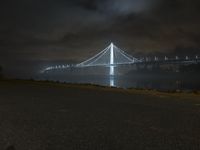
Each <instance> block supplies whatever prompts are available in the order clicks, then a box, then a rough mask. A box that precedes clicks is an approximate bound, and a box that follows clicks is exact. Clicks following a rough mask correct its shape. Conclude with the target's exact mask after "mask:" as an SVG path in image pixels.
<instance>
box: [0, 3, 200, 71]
mask: <svg viewBox="0 0 200 150" xmlns="http://www.w3.org/2000/svg"><path fill="white" fill-rule="evenodd" d="M111 41H113V42H114V43H115V44H116V45H117V46H119V47H120V48H122V49H124V50H126V52H128V53H129V54H131V55H133V56H139V55H150V54H151V55H152V54H158V53H159V54H161V53H163V54H164V55H165V54H166V55H172V54H177V55H179V54H188V55H189V54H191V55H193V54H194V55H195V54H199V53H200V52H199V51H200V1H199V0H48V1H47V0H6V1H1V2H0V65H1V66H3V68H4V70H5V71H6V70H10V71H11V72H12V73H13V72H14V73H15V72H17V71H18V72H20V71H22V70H24V71H25V70H26V71H30V70H37V69H39V68H41V67H42V66H45V65H48V64H50V63H52V62H63V61H66V62H80V61H83V60H85V59H86V58H88V57H90V56H92V55H93V54H95V53H97V52H98V51H99V50H102V49H104V48H105V47H106V46H107V45H108V44H109V43H110V42H111Z"/></svg>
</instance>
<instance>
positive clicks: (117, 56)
mask: <svg viewBox="0 0 200 150" xmlns="http://www.w3.org/2000/svg"><path fill="white" fill-rule="evenodd" d="M155 63H156V64H194V63H200V58H199V57H198V55H196V56H195V57H194V58H189V57H188V56H185V57H184V58H179V57H178V56H175V57H174V58H169V57H167V56H165V57H164V58H159V57H156V56H155V57H154V58H150V57H145V58H135V57H133V56H131V55H129V54H127V53H126V52H125V51H123V50H122V49H120V48H118V47H117V46H116V45H114V44H113V43H111V44H110V45H109V46H107V47H106V48H105V49H104V50H102V51H100V52H99V53H98V54H96V55H95V56H93V57H91V58H89V59H87V60H85V61H83V62H81V63H79V64H75V65H63V64H62V65H56V66H49V67H47V68H45V69H43V70H42V72H46V71H50V70H58V69H67V68H71V67H75V68H84V67H95V66H103V67H110V75H114V68H115V67H117V66H119V65H144V64H145V65H148V64H155Z"/></svg>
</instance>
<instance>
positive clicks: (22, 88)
mask: <svg viewBox="0 0 200 150" xmlns="http://www.w3.org/2000/svg"><path fill="white" fill-rule="evenodd" d="M6 149H7V150H9V149H10V150H200V95H198V94H189V93H188V94H187V93H175V94H173V93H172V94H167V93H159V92H156V91H145V90H141V91H140V90H123V89H113V88H105V87H95V86H89V85H85V86H83V85H63V84H62V85H61V84H53V83H41V82H30V81H0V150H6Z"/></svg>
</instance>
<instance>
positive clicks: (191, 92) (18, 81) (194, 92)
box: [0, 79, 200, 96]
mask: <svg viewBox="0 0 200 150" xmlns="http://www.w3.org/2000/svg"><path fill="white" fill-rule="evenodd" d="M1 83H9V84H13V83H14V84H30V85H40V86H60V87H67V88H70V87H73V88H81V89H98V90H106V91H110V90H111V91H116V92H128V93H135V92H136V93H138V92H139V93H141V94H153V93H156V94H169V95H175V94H182V95H183V94H187V95H195V96H200V91H199V90H158V89H150V88H148V89H145V88H120V87H110V86H103V85H98V84H90V83H67V82H58V81H57V82H56V81H50V80H46V81H45V80H33V79H27V80H26V79H0V84H1Z"/></svg>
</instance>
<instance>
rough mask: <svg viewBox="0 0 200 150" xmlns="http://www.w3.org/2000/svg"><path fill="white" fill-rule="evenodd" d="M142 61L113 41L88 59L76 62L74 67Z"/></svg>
mask: <svg viewBox="0 0 200 150" xmlns="http://www.w3.org/2000/svg"><path fill="white" fill-rule="evenodd" d="M137 62H142V61H141V60H139V59H137V58H134V57H132V56H131V55H129V54H127V53H126V52H124V51H123V50H121V49H120V48H118V47H117V46H115V45H114V44H113V43H111V44H110V45H109V46H108V47H106V48H105V49H104V50H102V51H101V52H100V53H98V54H96V55H95V56H93V57H91V58H90V59H88V60H86V61H84V62H82V63H80V64H77V65H76V67H91V66H116V65H121V64H133V63H137Z"/></svg>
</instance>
